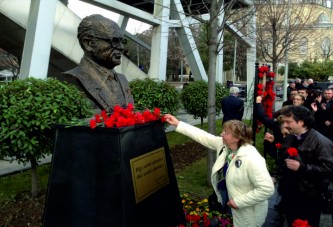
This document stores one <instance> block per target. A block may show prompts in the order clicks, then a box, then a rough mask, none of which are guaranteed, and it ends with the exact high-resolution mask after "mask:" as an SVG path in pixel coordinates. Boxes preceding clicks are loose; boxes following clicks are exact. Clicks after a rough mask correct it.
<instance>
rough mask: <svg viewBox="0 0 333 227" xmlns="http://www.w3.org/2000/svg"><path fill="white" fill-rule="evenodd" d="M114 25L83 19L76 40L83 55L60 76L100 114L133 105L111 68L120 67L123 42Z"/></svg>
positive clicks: (121, 77) (125, 85)
mask: <svg viewBox="0 0 333 227" xmlns="http://www.w3.org/2000/svg"><path fill="white" fill-rule="evenodd" d="M123 36H124V34H123V31H122V30H121V29H120V27H119V26H118V24H117V23H115V22H114V21H112V20H110V19H108V18H106V17H103V16H102V15H99V14H94V15H90V16H87V17H85V18H83V20H82V21H81V23H80V24H79V27H78V34H77V37H78V40H79V42H80V45H81V48H82V49H83V51H84V56H83V57H82V59H81V62H80V64H79V65H78V66H77V67H76V68H74V69H72V70H69V71H67V72H64V74H66V75H69V76H71V77H72V78H71V79H72V80H69V81H71V82H72V83H74V84H75V85H76V86H78V87H79V88H80V89H81V90H83V91H84V93H85V94H86V95H87V97H88V98H89V99H90V100H92V101H93V103H94V104H95V105H96V106H97V107H98V108H99V109H101V110H107V111H112V110H113V107H114V106H116V105H120V106H122V107H126V106H127V105H128V104H129V103H132V104H134V100H133V96H132V95H131V91H130V87H129V83H128V81H127V79H126V77H125V75H123V74H119V73H116V72H115V71H114V67H115V66H117V65H120V63H121V55H122V52H123V51H124V45H125V44H126V41H127V40H126V39H124V38H123Z"/></svg>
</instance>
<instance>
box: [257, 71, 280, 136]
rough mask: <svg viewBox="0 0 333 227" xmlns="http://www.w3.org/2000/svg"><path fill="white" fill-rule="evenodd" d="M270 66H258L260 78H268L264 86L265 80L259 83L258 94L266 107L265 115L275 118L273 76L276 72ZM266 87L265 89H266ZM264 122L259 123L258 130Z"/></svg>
mask: <svg viewBox="0 0 333 227" xmlns="http://www.w3.org/2000/svg"><path fill="white" fill-rule="evenodd" d="M269 69H270V67H269V66H267V65H263V66H261V67H259V68H258V78H259V79H264V78H266V80H267V81H266V83H265V85H266V86H265V87H264V84H263V83H264V81H262V82H261V83H258V84H257V96H262V104H263V107H264V112H265V115H266V116H267V117H269V118H273V105H274V101H275V96H276V95H275V92H274V91H273V88H274V81H273V78H274V77H275V73H274V72H270V71H269ZM264 89H265V90H264ZM262 127H263V126H262V123H261V122H260V123H258V127H257V129H256V132H257V133H259V131H260V129H261V128H262Z"/></svg>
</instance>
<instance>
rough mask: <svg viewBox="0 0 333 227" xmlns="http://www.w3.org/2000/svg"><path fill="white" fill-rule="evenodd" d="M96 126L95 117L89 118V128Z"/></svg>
mask: <svg viewBox="0 0 333 227" xmlns="http://www.w3.org/2000/svg"><path fill="white" fill-rule="evenodd" d="M96 126H97V122H96V120H95V119H91V120H90V128H92V129H94V128H96Z"/></svg>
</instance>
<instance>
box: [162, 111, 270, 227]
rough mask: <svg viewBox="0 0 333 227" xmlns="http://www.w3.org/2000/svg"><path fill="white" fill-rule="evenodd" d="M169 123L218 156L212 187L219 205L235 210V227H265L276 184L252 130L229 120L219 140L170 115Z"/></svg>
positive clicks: (167, 118)
mask: <svg viewBox="0 0 333 227" xmlns="http://www.w3.org/2000/svg"><path fill="white" fill-rule="evenodd" d="M165 119H166V122H167V123H169V124H171V125H173V126H176V132H179V133H182V134H184V135H186V136H188V137H190V138H191V139H193V140H195V141H197V142H198V143H200V144H202V145H203V146H206V147H208V148H209V149H213V150H215V151H216V152H217V159H216V161H215V163H214V165H213V168H212V175H211V183H212V186H213V188H214V191H215V193H216V195H217V198H218V201H219V202H220V203H221V204H222V205H223V206H229V207H230V208H231V211H232V216H233V224H234V226H235V227H244V226H248V227H256V226H262V225H263V223H264V221H265V218H266V215H267V211H268V201H267V200H268V198H270V197H271V196H272V195H273V193H274V184H273V181H272V178H271V176H270V175H269V173H268V170H267V167H266V162H265V159H264V158H263V157H262V156H261V155H260V154H259V152H258V151H257V149H256V148H255V147H254V146H252V129H251V128H250V127H248V126H247V125H246V124H245V123H244V122H242V121H239V120H229V121H227V122H225V123H224V124H223V131H222V133H221V136H215V135H212V134H209V133H207V132H206V131H204V130H201V129H199V128H197V127H194V126H192V125H189V124H186V123H184V122H182V121H179V120H178V119H177V118H175V117H174V116H172V115H170V114H166V115H165Z"/></svg>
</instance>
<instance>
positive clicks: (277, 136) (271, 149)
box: [255, 103, 283, 160]
mask: <svg viewBox="0 0 333 227" xmlns="http://www.w3.org/2000/svg"><path fill="white" fill-rule="evenodd" d="M255 112H256V114H257V117H258V120H259V121H260V122H261V123H263V125H264V126H265V127H266V128H268V129H270V130H272V134H273V136H274V142H273V143H270V142H268V141H266V140H264V157H265V158H266V154H269V155H270V156H271V157H272V158H274V160H277V158H278V156H277V149H276V146H275V144H277V143H281V144H282V142H283V135H282V133H281V126H280V123H279V122H278V121H277V120H274V119H271V118H269V117H267V116H266V115H265V111H264V107H263V105H262V103H256V104H255Z"/></svg>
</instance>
